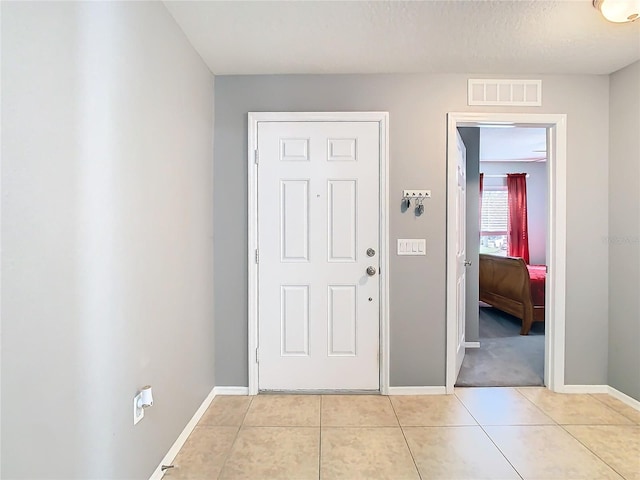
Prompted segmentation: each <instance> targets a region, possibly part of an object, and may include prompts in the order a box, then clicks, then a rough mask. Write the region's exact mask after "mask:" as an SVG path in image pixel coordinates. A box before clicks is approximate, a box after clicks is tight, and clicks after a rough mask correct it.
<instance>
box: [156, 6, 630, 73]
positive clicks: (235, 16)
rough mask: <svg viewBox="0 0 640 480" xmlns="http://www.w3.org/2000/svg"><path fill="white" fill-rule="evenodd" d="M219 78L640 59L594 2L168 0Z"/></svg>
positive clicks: (522, 67)
mask: <svg viewBox="0 0 640 480" xmlns="http://www.w3.org/2000/svg"><path fill="white" fill-rule="evenodd" d="M164 3H165V5H166V6H167V8H168V10H169V12H170V13H171V14H172V15H173V17H174V18H175V19H176V21H177V22H178V24H179V25H180V27H181V28H182V30H183V31H184V32H185V34H186V35H187V37H188V38H189V40H190V41H191V43H192V44H193V46H194V47H195V48H196V50H197V51H198V52H199V53H200V55H201V56H202V58H203V59H204V60H205V62H206V63H207V65H208V66H209V68H210V69H211V71H212V72H213V73H214V74H222V75H225V74H282V73H411V72H424V73H498V74H542V73H558V74H560V73H576V74H578V73H587V74H608V73H611V72H613V71H616V70H618V69H620V68H622V67H624V66H626V65H628V64H630V63H632V62H633V61H635V60H637V59H639V58H640V21H636V22H634V23H631V24H612V23H609V22H607V21H606V20H604V18H602V16H601V15H600V13H599V12H598V11H597V10H596V9H594V8H593V7H592V5H591V0H564V1H557V0H534V1H529V0H509V1H500V0H466V1H462V0H448V1H433V0H432V1H410V2H397V1H347V2H344V1H286V2H273V1H208V2H205V1H196V2H191V1H177V2H174V1H166V2H164Z"/></svg>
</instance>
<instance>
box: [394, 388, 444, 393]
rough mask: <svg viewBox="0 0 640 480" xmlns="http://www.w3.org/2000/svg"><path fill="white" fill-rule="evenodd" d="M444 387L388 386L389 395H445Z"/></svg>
mask: <svg viewBox="0 0 640 480" xmlns="http://www.w3.org/2000/svg"><path fill="white" fill-rule="evenodd" d="M446 393H447V389H446V387H389V395H446Z"/></svg>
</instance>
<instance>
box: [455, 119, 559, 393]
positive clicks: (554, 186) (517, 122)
mask: <svg viewBox="0 0 640 480" xmlns="http://www.w3.org/2000/svg"><path fill="white" fill-rule="evenodd" d="M505 123H509V124H513V125H514V126H521V127H544V128H546V129H547V131H548V137H547V151H548V154H547V182H548V201H549V204H548V205H549V206H548V209H549V210H548V212H547V226H548V228H547V251H546V256H547V265H548V272H549V273H548V276H547V288H546V292H545V305H547V307H546V311H545V317H546V318H545V361H544V377H545V383H546V386H547V388H549V389H550V390H552V391H555V392H563V391H564V389H565V385H564V368H565V299H566V252H567V236H566V233H567V115H566V114H538V113H457V112H450V113H448V114H447V287H446V290H447V293H446V297H447V298H446V302H447V303H446V312H447V313H446V326H447V329H446V331H447V335H446V338H447V354H446V380H445V381H446V390H447V393H453V389H454V385H455V382H456V378H455V374H456V373H455V367H456V358H455V354H456V338H455V336H456V335H455V331H456V318H455V308H454V307H455V278H454V274H455V271H454V269H455V265H456V263H455V222H454V221H453V220H454V219H453V218H452V217H453V215H450V214H449V213H450V212H453V211H454V210H452V208H453V209H455V197H454V195H453V194H452V191H451V182H452V181H454V182H455V162H453V161H452V159H453V158H455V152H456V142H455V138H456V128H457V127H480V126H483V125H491V124H494V125H495V124H505ZM452 284H453V286H452Z"/></svg>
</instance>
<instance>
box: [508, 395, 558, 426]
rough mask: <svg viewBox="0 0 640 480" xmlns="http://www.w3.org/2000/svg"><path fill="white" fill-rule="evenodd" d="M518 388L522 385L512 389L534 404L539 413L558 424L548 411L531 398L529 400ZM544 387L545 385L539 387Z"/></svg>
mask: <svg viewBox="0 0 640 480" xmlns="http://www.w3.org/2000/svg"><path fill="white" fill-rule="evenodd" d="M520 388H522V387H515V388H514V390H515V391H516V392H518V395H520V396H521V397H522V398H524V399H525V400H526V401H527V402H529V403H530V404H531V405H533V406H534V408H536V409H537V410H538V411H539V412H540V413H542V414H543V415H544V416H545V417H547V418H548V419H549V420H551V421H552V422H553V423H554V424H555V425H560V422H558V421H557V420H556V419H555V418H553V417H552V416H551V414H550V413H547V412H546V411H545V410H544V409H543V408H542V407H541V406H539V405H538V404H536V402H534V401H533V400H531V399H530V398H529V397H527V396H526V395H525V394H524V393H522V392H521V391H520ZM534 388H539V387H534ZM541 388H544V389H546V388H547V387H546V386H545V387H541Z"/></svg>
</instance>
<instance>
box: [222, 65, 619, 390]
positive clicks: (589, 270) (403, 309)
mask: <svg viewBox="0 0 640 480" xmlns="http://www.w3.org/2000/svg"><path fill="white" fill-rule="evenodd" d="M468 77H469V76H468V75H291V76H280V75H274V76H219V77H216V118H215V121H216V131H215V157H214V158H215V160H214V164H215V165H214V177H215V184H214V225H215V229H216V243H215V254H214V256H215V261H216V272H215V280H214V284H215V295H216V309H215V318H216V338H217V340H216V384H217V385H236V386H239V385H244V386H246V385H247V286H246V285H247V273H246V272H247V241H246V238H247V200H246V196H247V112H248V111H287V110H289V111H304V110H307V111H332V110H334V111H345V110H347V111H348V110H382V111H388V112H390V195H391V200H392V202H391V212H390V218H389V225H390V243H391V245H394V244H395V241H396V239H397V238H403V237H408V238H426V239H427V256H425V257H403V258H399V257H397V256H396V255H393V254H392V255H391V259H390V272H389V274H390V290H391V292H390V293H391V298H390V308H391V318H390V322H391V385H392V386H420V385H444V382H445V220H446V219H445V214H446V124H447V123H446V113H447V112H452V111H490V112H496V111H504V109H501V108H491V107H468V106H467V105H466V92H467V79H468ZM539 78H542V80H543V92H544V97H543V107H538V108H536V107H529V108H523V109H519V111H525V112H533V113H567V114H568V122H569V127H568V166H567V170H568V172H567V173H568V179H567V190H568V193H567V209H568V211H567V246H568V249H567V296H566V305H567V309H566V315H567V318H566V338H567V341H566V376H565V378H566V381H567V383H569V384H603V383H606V380H607V342H606V341H603V339H606V338H607V331H608V325H607V313H608V303H607V302H608V275H607V265H608V245H606V244H605V243H603V242H602V238H603V237H604V236H606V235H607V231H608V207H607V203H608V198H609V193H608V188H607V178H608V169H609V167H608V145H609V138H608V128H609V121H608V115H607V112H608V111H609V79H608V76H596V75H584V76H581V75H570V76H540V77H539ZM510 110H511V109H510ZM417 186H420V187H423V188H428V189H431V190H432V195H433V198H431V199H430V200H429V202H428V203H427V204H426V209H425V214H424V215H422V216H421V217H419V218H416V217H414V216H413V215H407V214H403V213H402V212H401V206H400V201H397V202H393V199H394V198H398V197H399V196H400V192H401V190H402V189H403V188H407V187H409V188H416V187H417ZM586 259H588V261H586Z"/></svg>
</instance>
